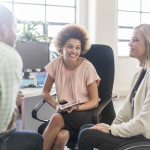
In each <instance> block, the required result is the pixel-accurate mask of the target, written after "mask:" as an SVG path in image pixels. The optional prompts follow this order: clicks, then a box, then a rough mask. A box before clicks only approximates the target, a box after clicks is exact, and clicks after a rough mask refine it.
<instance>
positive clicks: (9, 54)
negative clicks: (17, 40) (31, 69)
mask: <svg viewBox="0 0 150 150" xmlns="http://www.w3.org/2000/svg"><path fill="white" fill-rule="evenodd" d="M0 49H1V50H0V56H1V57H0V58H1V63H3V67H4V66H5V65H9V66H10V67H9V68H10V69H13V68H16V67H18V68H19V69H21V68H22V59H21V57H20V55H19V54H18V52H17V51H16V50H15V49H14V48H12V47H10V46H6V47H5V46H2V47H0Z"/></svg>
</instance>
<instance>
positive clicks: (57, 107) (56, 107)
mask: <svg viewBox="0 0 150 150" xmlns="http://www.w3.org/2000/svg"><path fill="white" fill-rule="evenodd" d="M55 110H56V112H58V111H60V105H59V104H57V105H56V106H55Z"/></svg>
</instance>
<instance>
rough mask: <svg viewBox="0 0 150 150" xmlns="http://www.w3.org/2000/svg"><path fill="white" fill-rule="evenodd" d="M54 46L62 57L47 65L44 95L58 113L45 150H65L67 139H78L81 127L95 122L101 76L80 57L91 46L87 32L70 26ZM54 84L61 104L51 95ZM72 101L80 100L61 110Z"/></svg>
mask: <svg viewBox="0 0 150 150" xmlns="http://www.w3.org/2000/svg"><path fill="white" fill-rule="evenodd" d="M54 45H55V47H56V50H57V52H58V53H59V54H60V57H58V58H55V59H54V60H53V61H52V62H50V63H49V64H48V65H47V66H46V67H45V69H46V71H47V73H48V75H47V78H46V81H45V85H44V88H43V97H44V99H45V100H46V101H47V102H48V103H49V104H50V105H51V106H52V107H53V108H54V109H56V111H57V112H56V113H55V114H54V115H53V116H52V118H51V119H50V122H49V124H48V125H47V127H46V129H45V131H44V133H43V138H44V150H63V149H64V147H65V145H66V143H67V141H68V140H70V141H75V140H77V136H78V131H79V129H80V127H81V126H83V125H85V124H89V123H92V114H93V112H94V109H95V108H96V107H97V106H98V102H99V100H100V99H99V96H98V89H97V86H98V85H99V81H100V78H99V76H98V75H97V72H96V70H95V68H94V66H93V65H92V64H91V63H90V62H89V61H88V60H86V59H84V58H82V57H80V54H85V53H86V52H87V51H88V50H89V49H90V44H89V37H88V34H87V31H86V30H85V29H84V28H83V27H81V26H79V25H76V24H70V25H67V26H65V27H64V28H63V29H62V30H61V31H60V32H58V34H57V36H56V37H55V38H54ZM53 83H55V86H56V92H57V97H58V103H57V102H56V101H55V100H53V98H52V96H51V95H50V94H49V93H50V91H51V88H52V85H53ZM73 100H79V102H80V104H78V105H75V106H73V107H70V108H68V109H65V110H62V111H60V105H63V104H65V103H67V102H71V101H73Z"/></svg>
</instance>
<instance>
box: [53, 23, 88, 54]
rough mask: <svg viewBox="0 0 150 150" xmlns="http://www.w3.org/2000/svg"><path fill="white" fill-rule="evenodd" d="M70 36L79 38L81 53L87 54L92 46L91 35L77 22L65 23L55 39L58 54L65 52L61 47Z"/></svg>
mask: <svg viewBox="0 0 150 150" xmlns="http://www.w3.org/2000/svg"><path fill="white" fill-rule="evenodd" d="M70 38H74V39H78V40H79V41H80V42H81V54H85V53H86V52H87V51H88V50H89V49H90V47H91V44H90V42H89V36H88V33H87V31H86V30H85V28H84V27H82V26H80V25H77V24H68V25H65V27H64V28H63V29H62V30H60V31H59V32H58V33H57V35H56V37H54V39H53V43H54V46H55V47H56V52H57V53H58V54H60V55H62V54H63V52H62V50H61V48H62V47H63V46H64V45H65V43H66V41H67V40H68V39H70Z"/></svg>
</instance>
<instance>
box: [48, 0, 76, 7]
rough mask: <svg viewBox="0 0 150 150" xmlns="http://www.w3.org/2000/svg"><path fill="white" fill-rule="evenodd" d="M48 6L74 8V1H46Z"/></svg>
mask: <svg viewBox="0 0 150 150" xmlns="http://www.w3.org/2000/svg"><path fill="white" fill-rule="evenodd" d="M46 3H47V4H50V5H61V6H75V0H46Z"/></svg>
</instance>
